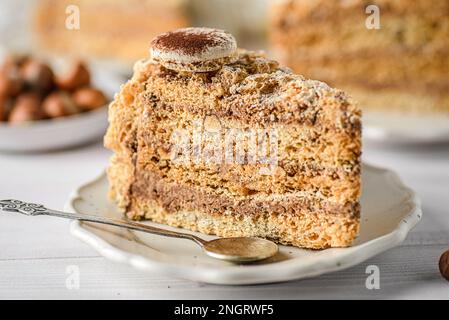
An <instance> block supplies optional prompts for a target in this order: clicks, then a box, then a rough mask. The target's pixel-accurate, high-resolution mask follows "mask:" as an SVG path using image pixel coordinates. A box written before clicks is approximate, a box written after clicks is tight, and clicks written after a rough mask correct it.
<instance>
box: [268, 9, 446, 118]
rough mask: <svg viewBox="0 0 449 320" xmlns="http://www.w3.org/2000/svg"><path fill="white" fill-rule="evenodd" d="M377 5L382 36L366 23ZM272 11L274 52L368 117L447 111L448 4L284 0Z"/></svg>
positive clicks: (286, 62)
mask: <svg viewBox="0 0 449 320" xmlns="http://www.w3.org/2000/svg"><path fill="white" fill-rule="evenodd" d="M373 4H374V5H377V6H378V8H379V11H380V29H369V28H367V27H366V24H365V22H366V19H367V18H368V17H369V16H370V13H366V11H365V10H366V7H367V6H368V5H373ZM270 12H271V19H270V20H271V41H272V43H273V48H274V52H275V54H276V55H277V56H278V57H279V58H280V59H281V60H282V62H283V63H285V64H287V65H288V66H290V67H291V68H293V69H294V70H295V71H296V72H298V73H301V74H303V75H305V76H306V77H311V78H318V79H322V80H324V81H326V82H328V83H329V84H331V85H333V86H337V87H339V88H342V89H345V90H346V91H348V92H350V93H351V94H352V96H353V97H354V98H355V99H356V100H358V101H359V103H360V105H361V106H362V107H363V108H365V110H374V109H376V110H379V109H380V110H395V111H407V112H430V111H438V112H449V1H448V0H435V1H425V0H416V1H407V0H388V1H387V0H376V1H374V0H373V1H364V0H345V1H343V0H340V1H328V0H317V1H308V0H283V1H275V2H273V5H272V7H271V10H270Z"/></svg>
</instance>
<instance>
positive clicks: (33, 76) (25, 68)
mask: <svg viewBox="0 0 449 320" xmlns="http://www.w3.org/2000/svg"><path fill="white" fill-rule="evenodd" d="M20 74H21V76H22V78H23V80H24V81H25V84H26V85H27V86H28V87H29V88H31V89H33V90H36V91H38V92H40V93H46V92H49V91H50V90H51V89H52V88H53V85H54V75H53V71H52V70H51V68H50V67H49V66H48V65H46V64H44V63H42V62H39V61H36V60H33V59H29V60H27V61H25V63H24V64H23V65H22V66H21V67H20Z"/></svg>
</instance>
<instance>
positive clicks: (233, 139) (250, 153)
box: [170, 116, 279, 175]
mask: <svg viewBox="0 0 449 320" xmlns="http://www.w3.org/2000/svg"><path fill="white" fill-rule="evenodd" d="M278 140H279V136H278V130H277V129H276V128H269V129H262V128H245V129H243V128H225V127H223V126H222V125H221V122H220V120H219V119H218V118H217V117H216V116H207V117H206V118H205V119H204V120H203V121H200V120H195V121H193V126H192V130H187V129H183V128H178V129H176V130H174V131H173V133H172V135H171V139H170V143H171V145H172V148H171V150H170V160H171V161H172V162H173V163H175V164H207V165H213V164H216V165H227V164H239V165H258V166H260V169H259V173H260V174H262V175H269V174H272V173H274V169H275V168H276V166H277V165H278Z"/></svg>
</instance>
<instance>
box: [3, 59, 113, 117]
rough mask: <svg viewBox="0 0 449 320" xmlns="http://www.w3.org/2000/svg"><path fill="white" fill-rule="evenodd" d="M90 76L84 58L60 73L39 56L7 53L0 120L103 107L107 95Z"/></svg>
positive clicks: (47, 115) (65, 113) (45, 115)
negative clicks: (36, 57) (96, 85)
mask: <svg viewBox="0 0 449 320" xmlns="http://www.w3.org/2000/svg"><path fill="white" fill-rule="evenodd" d="M90 78H91V77H90V73H89V70H88V69H87V67H86V65H85V63H83V62H82V61H77V62H74V63H73V64H72V65H71V67H70V68H69V71H68V72H67V73H65V74H64V75H60V76H59V75H56V74H55V73H54V72H53V70H52V69H51V68H50V67H49V66H48V64H46V63H44V62H42V61H39V60H37V59H35V58H32V57H29V56H21V57H18V56H10V57H7V58H6V59H5V60H4V62H3V64H2V65H0V121H6V122H8V123H9V124H21V123H27V122H29V121H36V120H42V119H51V118H59V117H65V116H70V115H73V114H77V113H81V112H86V111H90V110H94V109H97V108H100V107H102V106H104V105H105V104H106V102H107V99H106V97H105V95H104V94H103V92H102V91H100V90H98V89H96V88H94V87H92V86H91V84H90V80H91V79H90Z"/></svg>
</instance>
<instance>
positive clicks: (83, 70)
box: [56, 62, 90, 91]
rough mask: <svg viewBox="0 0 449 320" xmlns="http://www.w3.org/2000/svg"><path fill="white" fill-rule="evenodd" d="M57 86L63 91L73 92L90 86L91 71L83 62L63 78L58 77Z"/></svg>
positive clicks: (78, 63) (73, 67) (75, 65)
mask: <svg viewBox="0 0 449 320" xmlns="http://www.w3.org/2000/svg"><path fill="white" fill-rule="evenodd" d="M56 84H57V86H58V87H59V88H60V89H62V90H68V91H73V90H75V89H77V88H81V87H85V86H88V85H89V84H90V74H89V70H88V69H87V67H86V66H85V64H84V63H83V62H77V63H76V64H74V65H73V66H72V68H71V70H70V71H69V72H68V73H67V74H66V75H64V76H62V77H56Z"/></svg>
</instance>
